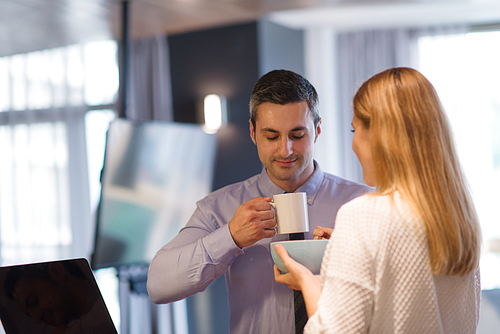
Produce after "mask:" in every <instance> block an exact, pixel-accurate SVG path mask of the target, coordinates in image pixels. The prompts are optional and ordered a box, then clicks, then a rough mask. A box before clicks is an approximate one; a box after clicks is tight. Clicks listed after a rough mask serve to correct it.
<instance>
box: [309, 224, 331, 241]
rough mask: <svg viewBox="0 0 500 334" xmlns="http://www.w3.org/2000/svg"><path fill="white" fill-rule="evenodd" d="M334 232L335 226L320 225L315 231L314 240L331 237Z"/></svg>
mask: <svg viewBox="0 0 500 334" xmlns="http://www.w3.org/2000/svg"><path fill="white" fill-rule="evenodd" d="M332 233H333V228H329V227H321V226H318V227H317V228H316V229H315V230H314V231H313V236H314V240H324V239H330V237H331V236H332Z"/></svg>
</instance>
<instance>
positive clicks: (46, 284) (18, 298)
mask: <svg viewBox="0 0 500 334" xmlns="http://www.w3.org/2000/svg"><path fill="white" fill-rule="evenodd" d="M0 320H1V322H2V325H3V328H4V330H5V333H6V334H33V333H40V334H44V333H51V334H52V333H65V334H76V333H82V334H83V333H85V334H117V331H116V328H115V325H114V324H113V321H112V320H111V316H110V314H109V312H108V309H107V307H106V304H105V303H104V299H103V298H102V295H101V292H100V291H99V287H98V286H97V282H96V280H95V277H94V274H93V272H92V270H91V268H90V265H89V263H88V261H87V260H86V259H84V258H81V259H69V260H61V261H50V262H41V263H33V264H24V265H15V266H5V267H0Z"/></svg>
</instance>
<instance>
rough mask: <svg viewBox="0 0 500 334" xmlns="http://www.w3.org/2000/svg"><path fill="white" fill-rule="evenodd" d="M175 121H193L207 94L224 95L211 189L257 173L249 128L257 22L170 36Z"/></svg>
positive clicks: (256, 62) (258, 162) (256, 67)
mask: <svg viewBox="0 0 500 334" xmlns="http://www.w3.org/2000/svg"><path fill="white" fill-rule="evenodd" d="M169 47H170V66H171V78H172V79H171V80H172V94H173V106H174V119H175V121H176V122H192V123H193V122H196V121H197V112H198V110H199V109H198V106H199V103H201V101H202V99H203V97H204V96H205V95H207V94H210V93H217V94H222V95H224V96H226V99H227V107H228V122H229V124H228V126H227V128H225V129H222V130H221V131H220V133H219V143H218V153H217V154H218V157H217V162H216V172H215V177H214V184H213V189H214V190H216V189H218V188H221V187H223V186H225V185H228V184H231V183H234V182H238V181H242V180H244V179H246V178H248V177H250V176H253V175H255V174H257V173H259V172H260V171H261V168H262V166H261V164H260V161H259V158H258V155H257V150H256V149H255V147H254V145H253V143H252V141H251V140H250V138H249V129H248V119H249V115H248V102H249V99H250V94H251V91H252V88H253V85H254V84H255V82H256V81H257V80H258V56H257V52H258V51H257V24H256V23H255V22H254V23H248V24H242V25H234V26H228V27H222V28H217V29H210V30H203V31H198V32H192V33H187V34H179V35H174V36H169Z"/></svg>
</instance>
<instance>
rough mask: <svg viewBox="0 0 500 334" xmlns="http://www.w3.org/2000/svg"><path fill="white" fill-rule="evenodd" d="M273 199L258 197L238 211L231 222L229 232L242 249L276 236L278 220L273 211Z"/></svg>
mask: <svg viewBox="0 0 500 334" xmlns="http://www.w3.org/2000/svg"><path fill="white" fill-rule="evenodd" d="M271 201H272V198H271V197H256V198H254V199H252V200H250V201H248V202H245V203H243V204H242V205H240V207H238V209H236V212H235V214H234V217H233V219H231V221H230V222H229V231H230V232H231V236H232V237H233V240H234V242H235V243H236V245H237V246H238V247H240V248H243V247H246V246H250V245H253V244H254V243H256V242H257V241H259V240H260V239H264V238H271V237H273V236H274V235H275V234H276V230H275V227H276V219H274V212H273V211H272V210H271V204H269V202H271Z"/></svg>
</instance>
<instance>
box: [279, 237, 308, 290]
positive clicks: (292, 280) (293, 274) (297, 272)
mask: <svg viewBox="0 0 500 334" xmlns="http://www.w3.org/2000/svg"><path fill="white" fill-rule="evenodd" d="M274 249H275V250H276V253H277V254H278V256H279V257H280V258H281V260H283V263H284V264H285V267H286V268H287V269H288V273H287V274H282V273H281V271H280V270H279V269H278V267H276V265H274V279H275V281H276V282H278V283H283V284H286V285H288V287H289V288H290V289H294V290H302V287H303V285H304V284H308V282H310V281H311V280H315V278H314V275H313V273H312V272H311V271H310V270H309V269H307V268H306V267H305V266H303V265H302V264H300V263H298V262H297V261H295V260H294V259H292V258H291V257H290V256H289V255H288V252H287V251H286V249H285V247H283V246H281V245H279V244H278V245H274Z"/></svg>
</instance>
